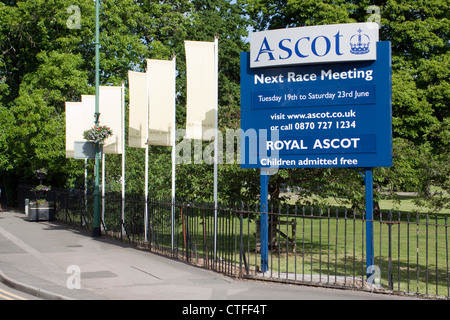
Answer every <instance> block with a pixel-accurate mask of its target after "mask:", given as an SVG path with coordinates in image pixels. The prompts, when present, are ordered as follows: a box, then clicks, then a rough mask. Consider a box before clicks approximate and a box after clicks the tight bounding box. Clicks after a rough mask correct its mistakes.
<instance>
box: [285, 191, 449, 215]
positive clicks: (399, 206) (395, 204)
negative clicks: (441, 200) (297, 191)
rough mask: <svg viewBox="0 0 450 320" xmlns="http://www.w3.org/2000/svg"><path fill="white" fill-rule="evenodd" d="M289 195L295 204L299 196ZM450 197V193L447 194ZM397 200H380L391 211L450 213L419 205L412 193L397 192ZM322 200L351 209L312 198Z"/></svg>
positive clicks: (385, 198)
mask: <svg viewBox="0 0 450 320" xmlns="http://www.w3.org/2000/svg"><path fill="white" fill-rule="evenodd" d="M284 195H289V196H290V199H289V200H288V201H287V203H288V204H295V202H296V200H297V199H298V196H296V195H294V194H284ZM447 196H448V197H450V195H447ZM396 197H397V200H394V199H390V198H389V197H387V196H384V197H383V198H382V199H381V200H380V201H379V206H380V209H381V210H382V211H386V212H387V211H389V210H391V211H392V212H401V213H411V214H412V213H420V214H426V213H437V214H450V209H442V210H438V211H431V209H429V208H426V207H422V206H418V205H416V204H415V203H414V200H415V198H416V196H415V195H414V194H412V193H409V194H407V193H398V194H397V196H396ZM314 199H316V200H320V201H321V202H323V203H327V204H328V205H329V206H330V207H332V208H335V207H339V208H347V209H350V206H349V205H343V204H342V201H339V200H337V199H335V198H332V197H330V198H321V197H313V198H311V200H314Z"/></svg>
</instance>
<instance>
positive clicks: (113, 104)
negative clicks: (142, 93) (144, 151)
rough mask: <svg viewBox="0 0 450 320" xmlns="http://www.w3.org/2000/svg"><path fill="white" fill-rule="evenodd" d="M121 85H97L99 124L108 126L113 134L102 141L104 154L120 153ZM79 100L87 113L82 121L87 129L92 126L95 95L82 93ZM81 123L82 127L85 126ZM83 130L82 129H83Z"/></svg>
mask: <svg viewBox="0 0 450 320" xmlns="http://www.w3.org/2000/svg"><path fill="white" fill-rule="evenodd" d="M121 90H122V87H112V86H111V87H110V86H108V87H107V86H100V87H99V94H100V95H99V106H98V112H99V113H100V118H99V125H100V126H104V125H105V126H108V127H110V128H111V130H112V131H113V135H112V136H111V137H109V138H108V139H106V140H105V141H104V143H103V153H105V154H121V153H122V93H121ZM81 102H82V103H83V108H84V110H85V113H87V114H89V116H88V117H86V118H85V120H84V122H85V123H86V125H87V128H85V129H84V130H88V129H90V128H92V127H93V126H94V125H95V123H94V113H95V95H82V96H81ZM86 125H84V124H83V127H86ZM84 130H83V131H84Z"/></svg>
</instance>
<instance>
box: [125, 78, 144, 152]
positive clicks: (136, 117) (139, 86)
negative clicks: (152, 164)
mask: <svg viewBox="0 0 450 320" xmlns="http://www.w3.org/2000/svg"><path fill="white" fill-rule="evenodd" d="M146 79H147V74H146V73H145V72H136V71H128V82H129V96H130V106H129V108H130V110H129V128H128V146H129V147H132V148H145V144H146V142H147V131H148V112H147V80H146Z"/></svg>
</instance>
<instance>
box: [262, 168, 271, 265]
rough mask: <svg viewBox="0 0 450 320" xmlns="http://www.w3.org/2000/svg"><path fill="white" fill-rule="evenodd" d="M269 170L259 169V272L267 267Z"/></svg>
mask: <svg viewBox="0 0 450 320" xmlns="http://www.w3.org/2000/svg"><path fill="white" fill-rule="evenodd" d="M269 178H270V175H269V172H268V170H266V169H261V172H260V188H261V189H260V193H261V273H264V272H266V271H267V270H268V268H269V223H268V212H269V210H268V207H269Z"/></svg>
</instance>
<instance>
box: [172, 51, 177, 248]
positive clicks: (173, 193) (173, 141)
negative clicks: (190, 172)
mask: <svg viewBox="0 0 450 320" xmlns="http://www.w3.org/2000/svg"><path fill="white" fill-rule="evenodd" d="M173 69H174V72H173V74H174V76H175V75H176V70H177V68H176V57H175V55H174V56H173ZM175 99H176V98H175V95H174V100H173V108H174V112H173V125H172V136H171V140H172V211H171V213H172V216H171V221H172V228H171V248H172V253H173V249H174V234H175V139H176V137H175V135H176V109H175V108H176V102H175Z"/></svg>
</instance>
